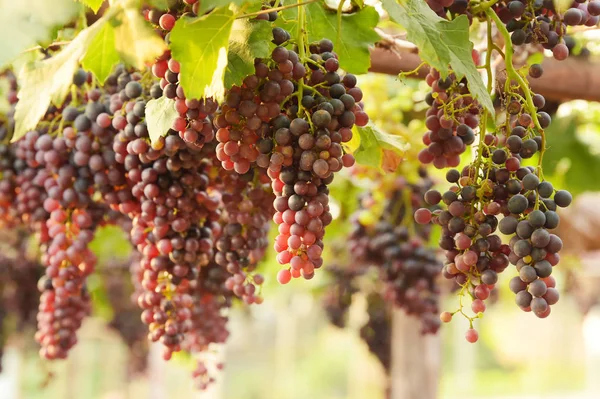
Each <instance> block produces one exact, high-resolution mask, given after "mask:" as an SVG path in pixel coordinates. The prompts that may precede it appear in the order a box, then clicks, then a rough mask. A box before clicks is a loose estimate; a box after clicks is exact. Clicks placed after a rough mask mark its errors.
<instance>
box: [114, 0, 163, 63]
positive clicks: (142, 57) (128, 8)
mask: <svg viewBox="0 0 600 399" xmlns="http://www.w3.org/2000/svg"><path fill="white" fill-rule="evenodd" d="M134 3H135V2H131V1H130V2H129V3H126V4H125V5H124V9H123V11H122V12H120V13H119V14H118V15H117V17H116V18H117V19H118V25H117V27H116V28H115V49H116V51H117V52H118V53H119V55H120V56H121V59H122V60H123V61H125V63H127V64H129V65H132V66H134V67H136V68H138V69H143V68H144V67H145V66H146V63H147V62H151V61H153V60H154V59H156V58H157V57H159V56H161V55H162V54H163V53H164V52H165V50H166V49H167V45H166V44H165V42H164V40H163V39H162V38H161V37H160V36H158V34H156V32H154V30H153V29H152V28H151V27H150V24H149V23H148V22H147V21H146V20H145V19H144V17H142V14H141V13H140V12H139V9H138V8H137V7H134V6H133V5H134Z"/></svg>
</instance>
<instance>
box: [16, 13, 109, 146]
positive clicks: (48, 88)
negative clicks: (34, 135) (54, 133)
mask: <svg viewBox="0 0 600 399" xmlns="http://www.w3.org/2000/svg"><path fill="white" fill-rule="evenodd" d="M104 23H106V20H102V19H101V20H98V21H97V22H96V23H95V24H93V25H92V26H90V27H89V28H86V29H84V30H82V31H81V32H80V33H79V35H77V37H76V38H75V39H74V40H73V41H72V42H71V43H69V45H68V46H66V47H65V48H63V49H62V51H60V52H59V53H57V54H55V55H54V56H53V57H52V58H48V59H46V60H44V61H40V62H37V63H33V64H29V65H27V66H25V67H23V69H22V70H21V72H20V74H19V84H20V86H21V88H20V90H19V94H18V96H19V102H18V103H17V106H16V109H15V133H14V135H13V138H12V140H11V142H15V141H17V140H19V139H20V138H21V137H23V136H24V135H25V134H26V133H27V132H28V131H29V130H32V129H34V128H35V127H36V126H37V124H38V122H39V121H40V119H42V117H43V116H44V114H45V113H46V110H47V109H48V106H49V105H50V103H53V104H55V105H60V104H62V103H63V101H64V99H65V97H66V95H67V93H68V91H69V87H70V86H71V83H72V81H73V75H74V74H75V71H77V68H78V67H79V61H80V59H81V58H82V57H83V56H84V54H85V52H86V50H87V49H88V47H89V45H90V43H91V42H92V41H93V40H94V37H95V36H96V35H97V34H98V32H99V31H100V29H101V27H102V25H103V24H104Z"/></svg>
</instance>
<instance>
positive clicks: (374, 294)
mask: <svg viewBox="0 0 600 399" xmlns="http://www.w3.org/2000/svg"><path fill="white" fill-rule="evenodd" d="M324 271H325V272H326V273H327V274H328V276H329V278H330V279H331V282H330V283H329V284H328V286H327V291H326V292H325V294H324V295H323V297H322V301H321V303H322V306H323V309H324V311H325V315H326V316H327V318H328V319H329V322H330V323H331V324H332V325H334V326H336V327H338V328H344V327H346V323H347V318H348V311H349V309H350V306H351V305H352V299H353V295H354V294H355V293H358V292H361V291H364V290H361V288H360V287H361V285H362V284H361V281H360V279H364V278H367V277H368V270H367V268H365V267H355V266H354V265H346V266H345V267H342V266H338V265H335V264H334V265H328V266H327V267H325V270H324ZM364 293H366V298H367V309H366V310H367V317H368V319H367V321H366V322H365V324H364V325H362V326H361V328H360V331H359V333H360V338H361V339H362V340H363V341H364V342H365V343H366V344H367V346H368V348H369V351H370V352H371V353H372V354H373V355H375V356H376V357H377V359H378V360H379V362H380V363H381V365H382V366H383V368H384V370H385V371H386V373H388V374H389V372H390V360H391V359H390V353H391V352H390V349H391V323H390V315H389V306H388V305H389V303H390V302H389V301H388V300H387V299H386V298H385V297H384V295H382V293H381V292H379V291H378V290H373V291H369V292H364Z"/></svg>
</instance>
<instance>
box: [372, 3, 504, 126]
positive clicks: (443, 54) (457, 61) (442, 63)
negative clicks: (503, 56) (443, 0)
mask: <svg viewBox="0 0 600 399" xmlns="http://www.w3.org/2000/svg"><path fill="white" fill-rule="evenodd" d="M382 6H383V8H384V9H385V10H386V11H387V13H388V14H389V16H390V18H391V19H392V20H393V21H395V22H397V23H399V24H400V25H402V26H403V27H404V28H405V29H406V32H407V39H408V40H409V41H411V42H413V43H414V44H415V45H417V47H418V48H419V55H420V56H421V58H422V59H423V61H425V62H427V63H428V64H429V65H431V66H432V67H433V68H435V69H437V70H439V71H440V74H441V75H442V76H444V77H445V76H447V75H448V72H449V70H448V65H450V66H451V68H452V70H453V71H454V73H455V74H456V76H457V77H458V78H459V79H460V78H462V77H466V78H467V83H468V85H469V90H470V91H471V94H472V95H473V97H475V98H476V99H477V100H478V101H479V102H480V103H481V105H482V106H483V107H485V108H486V109H487V110H488V111H489V112H490V113H491V114H492V115H493V114H494V105H493V104H492V98H491V97H490V94H489V93H488V91H487V89H486V87H485V85H484V83H483V79H482V78H481V75H480V74H479V72H478V71H477V67H476V66H475V63H474V62H473V58H472V56H471V51H472V50H473V43H472V42H471V41H470V40H469V20H468V18H467V17H466V16H465V15H461V16H458V17H457V18H455V19H454V20H452V21H448V20H446V19H443V18H441V17H440V16H438V15H437V14H435V13H434V12H433V11H432V10H431V8H429V6H428V5H427V3H426V2H424V1H422V0H405V1H404V0H402V2H401V3H398V2H397V1H396V0H382Z"/></svg>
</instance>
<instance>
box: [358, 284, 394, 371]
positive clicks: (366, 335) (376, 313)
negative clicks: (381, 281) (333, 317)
mask: <svg viewBox="0 0 600 399" xmlns="http://www.w3.org/2000/svg"><path fill="white" fill-rule="evenodd" d="M367 315H368V317H369V319H368V320H367V322H366V323H365V325H364V326H362V327H361V329H360V337H361V338H362V340H363V341H365V343H366V344H367V346H368V347H369V351H370V352H371V353H372V354H373V355H375V357H377V360H379V362H380V363H381V365H382V366H383V369H384V370H385V372H386V374H388V375H389V374H390V371H391V365H392V358H391V354H392V321H391V316H390V313H389V310H388V308H387V307H386V300H385V298H384V297H382V296H381V295H378V294H377V293H371V294H370V295H368V296H367Z"/></svg>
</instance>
